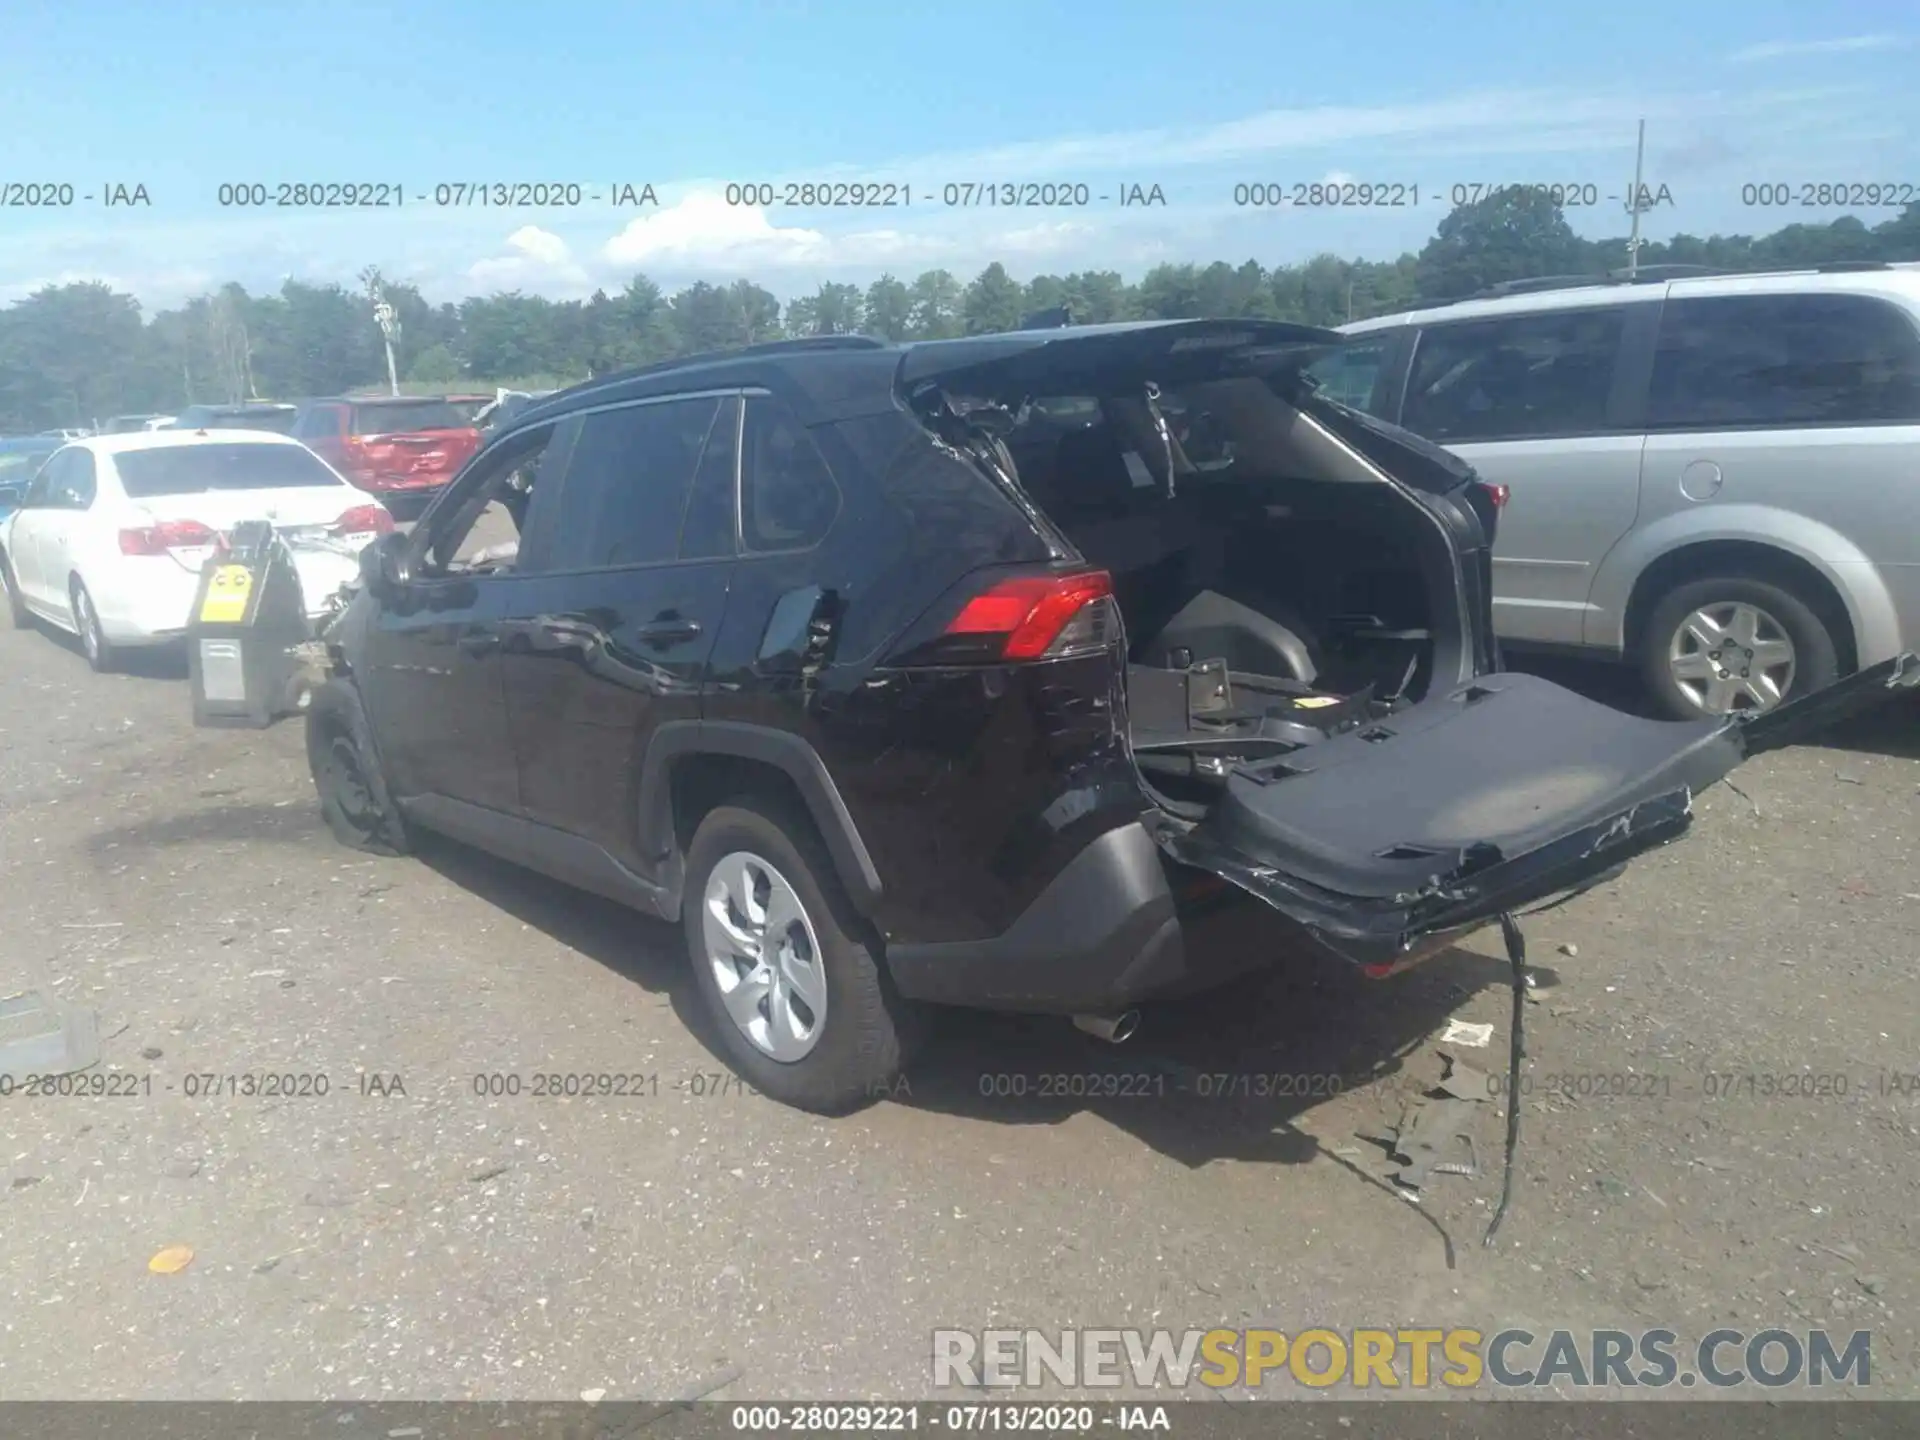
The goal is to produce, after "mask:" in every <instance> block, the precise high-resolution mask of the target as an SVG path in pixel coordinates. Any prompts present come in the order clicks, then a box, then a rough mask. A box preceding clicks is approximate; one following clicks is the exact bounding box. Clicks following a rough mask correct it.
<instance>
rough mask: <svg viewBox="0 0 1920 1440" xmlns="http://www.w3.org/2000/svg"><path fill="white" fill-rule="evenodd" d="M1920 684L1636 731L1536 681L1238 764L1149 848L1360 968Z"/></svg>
mask: <svg viewBox="0 0 1920 1440" xmlns="http://www.w3.org/2000/svg"><path fill="white" fill-rule="evenodd" d="M1916 687H1920V662H1917V661H1916V660H1915V657H1914V656H1912V655H1910V654H1909V655H1902V656H1899V657H1897V658H1896V659H1893V660H1889V661H1886V662H1885V663H1883V664H1880V665H1876V666H1873V667H1871V668H1869V669H1866V670H1862V671H1860V672H1859V673H1857V674H1854V675H1851V676H1848V677H1847V678H1846V679H1843V680H1841V681H1840V682H1838V683H1837V684H1834V685H1831V686H1829V687H1827V688H1826V689H1824V690H1820V691H1817V692H1816V693H1814V694H1812V695H1808V696H1805V697H1803V698H1802V699H1800V700H1796V701H1792V702H1790V703H1788V704H1786V705H1782V706H1780V707H1779V708H1778V709H1776V710H1773V711H1770V712H1767V713H1765V714H1761V715H1757V716H1754V717H1751V718H1733V719H1726V720H1699V721H1662V720H1644V719H1640V718H1638V717H1636V716H1632V715H1626V714H1623V713H1621V712H1620V711H1617V710H1614V709H1611V708H1610V707H1608V706H1605V705H1601V704H1599V703H1597V702H1595V701H1592V700H1588V699H1585V698H1584V697H1582V696H1579V695H1576V694H1574V693H1573V692H1572V691H1570V690H1567V689H1565V688H1563V687H1562V686H1559V685H1555V684H1553V683H1552V682H1551V681H1547V680H1542V679H1540V678H1538V677H1536V676H1532V675H1521V674H1512V673H1502V674H1495V675H1486V676H1482V677H1481V678H1480V679H1478V680H1475V681H1474V682H1473V683H1471V684H1469V685H1463V686H1460V687H1459V688H1457V689H1455V690H1453V691H1450V692H1448V693H1446V694H1443V695H1440V696H1437V697H1434V698H1431V699H1428V700H1425V701H1422V702H1421V703H1420V704H1418V705H1415V706H1413V707H1411V708H1410V709H1408V710H1405V711H1403V712H1401V713H1400V714H1398V715H1394V716H1392V717H1390V718H1388V719H1386V720H1384V721H1379V722H1375V723H1372V724H1368V725H1363V726H1361V727H1359V728H1358V729H1354V730H1349V731H1347V732H1346V733H1344V734H1341V735H1337V736H1334V737H1332V738H1330V739H1327V740H1324V741H1322V742H1320V743H1318V744H1314V745H1309V746H1306V747H1304V748H1302V749H1299V750H1295V751H1292V752H1290V753H1288V754H1286V755H1284V756H1281V757H1279V758H1276V759H1268V760H1258V761H1252V762H1248V763H1244V764H1242V765H1240V766H1238V767H1237V768H1236V769H1235V770H1234V771H1233V772H1232V773H1231V774H1230V775H1229V776H1228V779H1227V787H1226V793H1225V795H1224V796H1223V797H1222V799H1221V800H1220V801H1219V802H1218V803H1217V804H1216V805H1215V806H1214V807H1213V809H1212V811H1211V812H1210V813H1209V814H1208V815H1207V817H1206V818H1205V819H1204V820H1201V821H1200V822H1198V823H1197V824H1186V823H1183V822H1179V821H1176V820H1173V819H1172V818H1171V817H1165V816H1162V817H1158V818H1157V819H1156V821H1155V822H1154V824H1155V830H1156V839H1157V840H1158V841H1159V843H1160V845H1161V848H1162V849H1163V850H1165V851H1166V852H1167V853H1168V854H1169V855H1171V856H1172V857H1173V858H1174V859H1176V860H1178V861H1180V862H1182V863H1183V864H1187V865H1193V866H1197V867H1199V868H1201V869H1205V870H1210V871H1213V872H1214V873H1215V874H1217V875H1220V876H1221V877H1222V878H1224V879H1227V880H1230V881H1232V882H1233V883H1234V884H1236V885H1238V886H1240V887H1241V888H1243V889H1245V890H1247V891H1249V892H1251V893H1252V894H1254V895H1257V896H1259V897H1260V898H1261V899H1263V900H1265V901H1267V902H1268V903H1269V904H1271V905H1273V906H1274V907H1275V908H1276V909H1278V910H1280V911H1282V912H1283V913H1285V914H1287V915H1289V916H1291V917H1292V918H1294V919H1295V920H1297V921H1299V922H1300V923H1302V924H1304V925H1305V926H1307V927H1308V928H1309V929H1310V930H1311V931H1312V932H1314V933H1315V935H1316V936H1317V937H1318V938H1319V939H1320V940H1321V941H1322V942H1323V943H1325V944H1326V945H1327V946H1329V948H1331V949H1333V950H1334V951H1335V952H1337V953H1339V954H1341V955H1344V956H1346V957H1347V958H1348V959H1350V960H1353V961H1354V962H1356V963H1358V964H1361V965H1366V966H1370V967H1371V966H1384V965H1392V964H1394V963H1395V962H1396V961H1399V960H1401V959H1403V958H1405V957H1406V955H1407V953H1408V952H1409V951H1411V950H1414V949H1415V948H1417V947H1420V946H1421V945H1422V942H1429V941H1433V940H1436V939H1444V938H1445V937H1447V936H1449V935H1454V934H1458V933H1461V932H1463V931H1466V930H1470V929H1473V928H1476V927H1478V926H1480V925H1483V924H1485V923H1487V922H1488V921H1490V920H1492V919H1494V918H1496V917H1497V916H1499V915H1500V914H1501V913H1502V912H1504V911H1511V910H1515V909H1518V908H1520V907H1523V906H1526V905H1530V904H1532V903H1534V902H1536V901H1539V900H1542V899H1545V898H1547V897H1550V896H1553V895H1558V894H1561V893H1564V892H1566V891H1569V890H1574V889H1578V888H1581V887H1583V886H1586V885H1589V884H1593V883H1596V882H1598V881H1600V880H1603V879H1606V878H1608V877H1609V876H1610V875H1612V874H1613V873H1615V872H1617V871H1618V870H1619V868H1620V867H1621V866H1622V865H1624V864H1625V863H1626V862H1627V861H1629V860H1631V859H1632V858H1633V857H1635V856H1636V855H1640V854H1644V853H1645V852H1646V851H1648V850H1651V849H1653V848H1654V847H1656V846H1659V845H1663V844H1666V843H1667V842H1669V841H1671V840H1674V839H1676V838H1678V837H1679V836H1680V835H1682V834H1684V833H1685V831H1686V829H1687V827H1688V826H1689V825H1690V824H1691V823H1692V797H1693V796H1694V795H1696V794H1698V793H1699V792H1700V791H1701V790H1702V789H1704V788H1705V787H1706V786H1708V785H1711V784H1713V783H1714V782H1715V781H1716V780H1719V779H1721V778H1722V777H1724V776H1725V775H1726V774H1727V773H1728V772H1729V771H1731V770H1732V769H1734V768H1735V767H1736V766H1737V765H1739V764H1740V763H1741V762H1742V761H1743V760H1745V759H1747V758H1749V757H1750V756H1752V755H1756V754H1761V753H1763V752H1765V751H1767V750H1773V749H1778V748H1780V747H1781V746H1784V745H1790V744H1794V743H1796V742H1797V741H1799V740H1801V739H1803V738H1805V737H1806V736H1807V735H1808V734H1811V733H1813V732H1815V731H1817V730H1820V729H1822V728H1824V727H1825V726H1827V725H1830V724H1832V723H1834V722H1835V721H1837V720H1839V719H1842V718H1844V717H1846V716H1848V715H1852V714H1855V713H1858V712H1860V711H1862V710H1866V709H1869V708H1872V707H1873V706H1875V705H1877V704H1879V703H1880V702H1881V701H1883V700H1885V699H1888V698H1891V697H1892V696H1894V695H1896V694H1899V693H1902V692H1909V693H1910V692H1911V691H1913V690H1914V689H1915V688H1916Z"/></svg>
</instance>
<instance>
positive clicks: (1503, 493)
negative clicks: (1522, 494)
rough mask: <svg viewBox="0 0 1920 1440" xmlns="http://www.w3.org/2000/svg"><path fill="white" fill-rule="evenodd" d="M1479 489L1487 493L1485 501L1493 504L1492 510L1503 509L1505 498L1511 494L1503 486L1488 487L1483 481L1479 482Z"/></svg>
mask: <svg viewBox="0 0 1920 1440" xmlns="http://www.w3.org/2000/svg"><path fill="white" fill-rule="evenodd" d="M1480 488H1481V489H1482V490H1484V491H1486V492H1487V499H1489V500H1491V501H1492V502H1493V508H1494V509H1496V510H1500V509H1504V508H1505V507H1506V503H1507V496H1508V495H1510V494H1512V493H1513V492H1512V491H1510V490H1508V489H1507V487H1506V486H1504V485H1489V484H1487V482H1486V481H1484V480H1482V481H1481V482H1480Z"/></svg>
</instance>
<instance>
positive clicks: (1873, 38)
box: [1727, 35, 1913, 65]
mask: <svg viewBox="0 0 1920 1440" xmlns="http://www.w3.org/2000/svg"><path fill="white" fill-rule="evenodd" d="M1911 44H1913V37H1912V36H1910V35H1845V36H1842V37H1840V38H1839V39H1837V40H1768V41H1764V42H1762V43H1761V44H1758V45H1748V46H1746V47H1745V48H1744V49H1740V50H1736V51H1734V52H1733V54H1731V55H1729V56H1728V57H1727V59H1728V60H1729V61H1731V62H1732V63H1733V64H1735V65H1746V64H1751V63H1752V62H1753V61H1756V60H1783V59H1786V58H1788V57H1790V56H1800V55H1854V54H1858V53H1860V52H1861V51H1864V50H1903V49H1905V48H1906V47H1907V46H1909V45H1911Z"/></svg>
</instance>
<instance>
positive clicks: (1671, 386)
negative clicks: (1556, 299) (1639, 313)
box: [1648, 295, 1920, 430]
mask: <svg viewBox="0 0 1920 1440" xmlns="http://www.w3.org/2000/svg"><path fill="white" fill-rule="evenodd" d="M1914 423H1920V334H1916V331H1915V328H1914V324H1913V322H1912V321H1911V320H1910V319H1908V318H1907V316H1906V315H1904V314H1903V313H1902V312H1901V311H1899V310H1898V309H1896V308H1894V307H1893V306H1892V305H1889V304H1887V303H1886V302H1885V301H1881V300H1876V299H1873V298H1872V297H1870V296H1866V295H1715V296H1699V297H1693V298H1687V299H1680V300H1669V301H1668V302H1667V303H1666V306H1665V308H1664V310H1663V311H1662V312H1661V316H1660V339H1659V342H1658V345H1657V348H1656V349H1655V352H1654V360H1653V380H1652V385H1651V390H1650V394H1649V395H1648V425H1649V427H1650V428H1652V429H1656V430H1684V429H1710V430H1724V429H1740V428H1747V427H1766V426H1776V425H1905V424H1914Z"/></svg>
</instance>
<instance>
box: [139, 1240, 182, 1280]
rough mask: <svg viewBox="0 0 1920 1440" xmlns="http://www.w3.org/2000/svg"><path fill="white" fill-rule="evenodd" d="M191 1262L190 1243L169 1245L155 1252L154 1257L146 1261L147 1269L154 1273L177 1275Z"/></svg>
mask: <svg viewBox="0 0 1920 1440" xmlns="http://www.w3.org/2000/svg"><path fill="white" fill-rule="evenodd" d="M192 1263H193V1247H192V1246H191V1245H169V1246H167V1247H166V1249H164V1250H160V1251H156V1252H155V1254H154V1257H153V1258H152V1259H151V1260H149V1261H147V1269H149V1270H151V1271H152V1272H153V1273H154V1274H156V1275H177V1274H179V1273H180V1272H181V1271H182V1270H184V1269H186V1268H187V1266H189V1265H191V1264H192Z"/></svg>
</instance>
